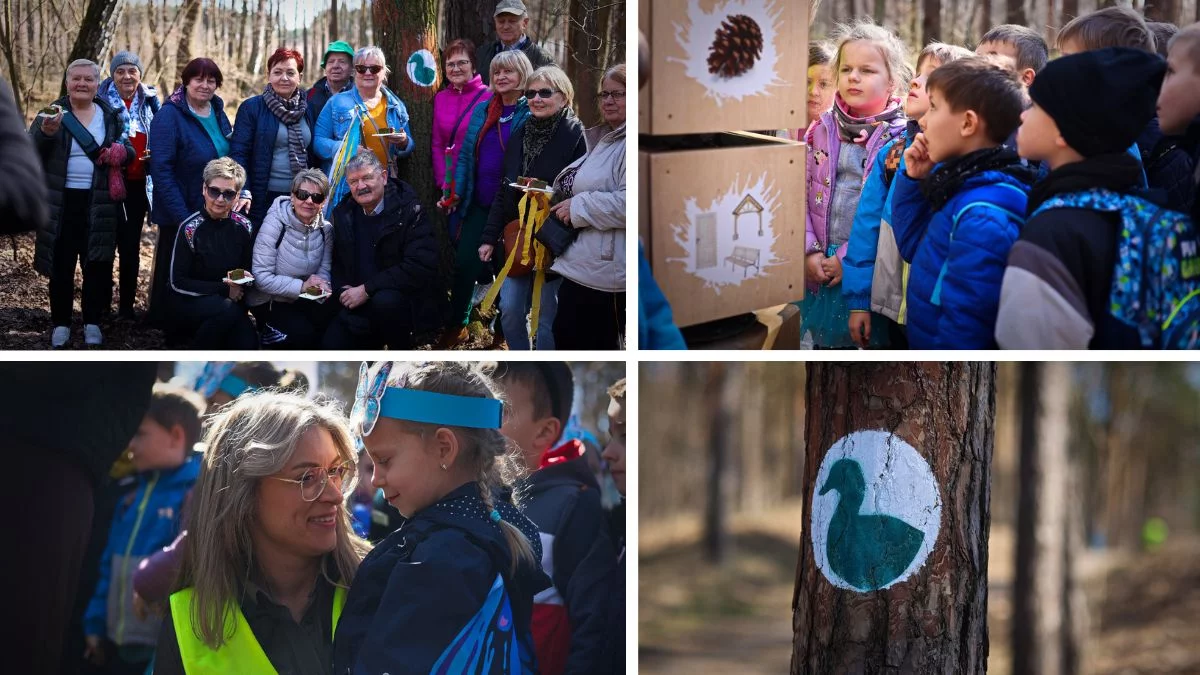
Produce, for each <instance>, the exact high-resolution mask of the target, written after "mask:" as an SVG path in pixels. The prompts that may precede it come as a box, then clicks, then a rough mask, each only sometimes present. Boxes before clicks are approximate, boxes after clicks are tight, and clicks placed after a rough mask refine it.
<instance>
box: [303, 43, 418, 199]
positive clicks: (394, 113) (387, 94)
mask: <svg viewBox="0 0 1200 675" xmlns="http://www.w3.org/2000/svg"><path fill="white" fill-rule="evenodd" d="M354 72H355V76H354V88H353V89H351V90H350V91H345V92H342V93H340V94H337V95H335V96H334V97H333V98H331V99H329V103H327V104H326V105H325V107H324V108H323V109H322V110H321V116H320V117H318V118H317V131H316V135H315V137H314V138H313V149H314V150H315V151H316V154H317V156H318V157H320V158H321V159H322V160H323V161H324V162H325V167H324V168H325V171H326V173H328V174H329V175H331V176H332V175H333V173H331V171H332V165H333V159H334V157H335V155H337V154H338V150H339V149H340V148H341V146H342V141H343V140H344V139H345V138H346V135H347V134H349V133H351V132H353V133H354V134H355V135H354V136H352V137H351V138H352V140H353V139H357V140H356V142H355V145H356V147H354V148H350V149H349V150H348V151H347V152H346V153H343V154H344V155H345V156H346V157H347V159H348V158H350V157H353V156H354V155H356V154H358V148H357V145H361V146H362V147H364V148H368V149H370V150H371V151H372V152H374V153H375V156H376V157H378V158H379V163H380V164H382V165H384V166H385V167H387V166H389V165H390V163H391V160H392V159H399V158H401V157H407V156H409V155H411V154H412V151H413V149H414V148H416V147H417V144H416V141H414V140H413V138H412V130H411V129H410V128H409V123H408V108H406V107H405V106H404V102H403V101H401V100H400V99H399V97H397V96H396V95H395V94H393V93H392V91H391V90H390V89H388V88H387V86H385V85H384V81H385V79H386V78H387V77H388V76H389V75H391V72H392V71H391V70H390V69H389V68H388V66H387V57H385V56H384V55H383V50H382V49H380V48H379V47H376V46H374V45H372V46H370V47H363V48H362V49H359V50H358V52H357V53H356V54H355V55H354Z"/></svg>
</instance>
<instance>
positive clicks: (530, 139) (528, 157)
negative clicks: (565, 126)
mask: <svg viewBox="0 0 1200 675" xmlns="http://www.w3.org/2000/svg"><path fill="white" fill-rule="evenodd" d="M571 114H572V113H571V109H570V108H566V107H564V108H563V109H562V110H560V111H558V113H557V114H555V115H552V116H550V117H547V118H546V119H541V120H540V119H538V118H536V117H534V116H533V115H532V114H530V116H529V119H528V120H526V122H525V139H524V141H523V142H522V145H521V175H522V176H528V175H529V167H531V166H533V163H534V162H535V161H537V158H538V157H539V156H541V154H542V150H545V149H546V145H548V144H549V143H550V139H551V138H554V132H556V131H558V123H559V122H560V121H561V120H562V119H563V118H565V117H568V116H569V115H571Z"/></svg>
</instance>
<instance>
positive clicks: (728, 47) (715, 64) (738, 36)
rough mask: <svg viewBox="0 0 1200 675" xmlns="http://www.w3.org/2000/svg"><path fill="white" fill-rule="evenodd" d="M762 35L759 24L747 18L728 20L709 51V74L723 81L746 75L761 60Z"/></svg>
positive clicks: (723, 22) (741, 15)
mask: <svg viewBox="0 0 1200 675" xmlns="http://www.w3.org/2000/svg"><path fill="white" fill-rule="evenodd" d="M762 49H763V35H762V29H761V28H759V26H758V23H757V22H755V21H754V19H751V18H750V17H748V16H746V15H745V14H736V15H733V16H727V17H725V20H724V21H722V22H721V27H720V28H718V29H717V36H716V38H715V39H714V40H713V43H712V46H711V47H709V48H708V50H709V52H710V53H709V55H708V72H710V73H712V74H713V75H720V76H722V77H737V76H738V75H743V74H745V73H746V71H748V70H750V68H752V67H753V66H754V62H755V61H757V60H758V58H759V57H760V56H762Z"/></svg>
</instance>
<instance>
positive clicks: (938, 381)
mask: <svg viewBox="0 0 1200 675" xmlns="http://www.w3.org/2000/svg"><path fill="white" fill-rule="evenodd" d="M995 378H996V365H995V364H994V363H956V362H950V363H855V364H844V363H831V362H830V363H810V364H809V365H808V373H807V384H806V388H807V392H808V394H807V400H808V405H809V408H808V414H807V422H806V429H807V432H806V436H807V442H806V444H805V454H806V459H805V467H804V530H805V533H804V536H803V537H802V538H801V548H800V560H799V564H798V567H797V571H796V589H795V596H794V598H793V613H794V619H793V628H794V635H795V638H794V643H793V651H792V667H791V672H792V673H793V675H799V674H800V673H806V674H810V675H826V674H832V673H882V672H898V673H969V674H972V675H976V674H978V675H982V674H983V673H984V672H985V670H986V667H987V655H988V634H987V560H988V529H989V524H990V511H989V497H990V475H991V462H992V445H993V434H994V427H993V424H994V416H995V405H996V391H995ZM852 433H853V434H855V435H854V436H853V437H850V438H848V436H850V435H851V434H852ZM860 441H861V442H860ZM835 444H836V445H837V446H838V452H837V453H835V454H831V451H832V450H833V448H834V447H835ZM843 453H846V454H843ZM827 456H828V457H830V458H831V461H832V465H831V466H830V467H823V466H822V464H823V463H825V460H826V457H827ZM851 456H854V457H859V458H863V461H866V463H867V469H865V470H864V468H863V466H862V464H861V462H858V461H855V460H853V459H849V457H851ZM833 458H838V459H836V460H835V459H833ZM818 475H824V476H826V477H827V478H826V482H824V484H822V485H818V484H817V482H818ZM855 476H857V497H858V501H859V502H861V504H860V507H861V509H862V510H861V512H858V511H856V510H854V508H855V507H854V500H853V499H850V497H851V496H853V495H854V494H855V492H856V490H855ZM868 477H869V479H870V483H867V482H866V479H867V478H868ZM914 477H915V478H914ZM837 478H841V479H843V480H844V482H843V481H839V480H836V479H837ZM868 487H869V489H870V491H869V492H868V491H867V488H868ZM831 490H837V492H836V493H834V492H832V491H831ZM933 490H936V491H937V494H932V492H933ZM818 491H820V495H818ZM910 493H911V496H910ZM835 494H836V495H837V498H838V500H837V508H838V509H839V510H840V509H842V508H843V506H844V505H845V504H849V506H850V509H849V510H850V513H849V514H847V513H844V512H841V511H839V512H837V513H835V515H834V516H832V519H830V517H829V516H828V515H827V514H828V512H827V511H826V510H825V508H826V506H827V505H828V500H829V499H831V498H833V496H834V495H835ZM889 494H890V495H892V496H891V497H890V498H889V497H888V495H889ZM819 496H820V498H821V499H822V500H823V501H822V504H823V506H822V510H820V511H818V510H817V508H816V504H817V502H816V500H817V499H818V497H819ZM864 499H865V501H864ZM881 503H888V504H892V507H891V510H892V512H898V510H897V509H898V508H908V507H905V506H902V505H903V504H911V505H912V506H911V508H912V509H915V510H916V511H913V512H910V513H917V514H919V515H910V516H908V517H906V518H903V519H899V518H896V517H894V516H890V515H889V514H888V512H887V511H881V510H877V509H883V508H884V507H881V506H875V505H878V504H881ZM929 505H934V506H929ZM937 505H940V519H935V518H934V514H935V513H937V512H938V507H937ZM818 514H826V515H823V516H822V517H823V518H826V519H828V520H827V522H828V529H824V528H822V527H821V526H820V525H816V526H814V525H813V522H814V517H815V516H816V515H818ZM922 518H924V522H919V521H920V520H921V519H922ZM897 520H900V521H901V523H903V524H897V522H896V521H897ZM918 526H920V527H921V533H922V534H923V536H922V537H921V538H920V539H918V540H917V541H919V542H920V544H921V545H922V546H925V547H929V546H931V547H932V548H931V549H930V548H925V549H923V550H925V551H926V552H927V557H926V558H924V560H923V561H920V559H919V558H918V557H916V556H919V555H920V551H917V553H916V555H915V556H914V555H912V554H906V557H904V558H902V559H899V560H898V559H897V558H896V556H897V555H899V553H897V551H911V546H912V543H913V542H912V539H913V537H914V536H915V535H914V534H913V533H912V532H911V530H912V529H915V528H916V527H918ZM905 527H907V528H909V529H908V530H906V529H904V528H905ZM931 527H932V528H933V530H932V531H933V532H934V538H933V540H932V543H930V539H929V531H930V528H931ZM835 529H836V530H837V531H836V533H835ZM906 533H907V534H906ZM901 537H904V538H903V539H902V538H901ZM815 542H821V543H822V549H821V550H820V551H818V549H817V548H816V546H817V545H818V544H817V543H815ZM834 544H836V546H835V545H834ZM818 553H820V554H821V560H822V565H823V566H821V567H818V557H817V554H818ZM852 554H853V555H852ZM835 560H842V561H843V565H846V566H844V567H843V568H842V571H840V572H839V571H837V567H836V562H833V561H835ZM905 561H908V562H905ZM918 562H919V566H918V567H916V568H915V571H909V569H908V568H904V569H905V571H904V573H902V574H899V575H897V574H896V573H895V572H890V573H888V574H887V575H886V576H884V577H882V578H876V574H877V573H879V574H883V573H882V572H878V570H880V569H888V567H887V566H891V567H890V568H891V569H899V568H900V567H901V566H903V565H909V566H910V567H911V565H913V564H917V563H918ZM860 565H861V566H863V568H865V569H867V570H869V571H870V573H871V574H870V578H871V579H874V580H875V584H874V586H873V587H874V588H878V589H880V590H865V591H860V590H858V589H859V588H861V587H862V582H858V583H855V582H853V581H849V580H848V578H847V577H841V576H840V575H842V574H843V573H846V572H849V573H850V574H849V576H850V577H851V578H852V577H854V574H853V572H855V570H856V568H857V566H860ZM868 566H869V567H868ZM827 567H828V568H829V569H830V570H832V571H833V572H836V574H837V575H838V576H839V578H840V579H841V581H840V582H837V581H835V578H834V577H833V576H831V572H829V571H826V568H827ZM859 571H862V569H859ZM887 579H891V581H887ZM835 584H836V585H835ZM868 586H870V585H868Z"/></svg>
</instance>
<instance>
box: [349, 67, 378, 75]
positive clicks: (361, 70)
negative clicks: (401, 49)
mask: <svg viewBox="0 0 1200 675" xmlns="http://www.w3.org/2000/svg"><path fill="white" fill-rule="evenodd" d="M381 70H383V66H354V72H356V73H358V74H359V75H364V74H366V72H367V71H371V74H372V75H378V74H379V71H381Z"/></svg>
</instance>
